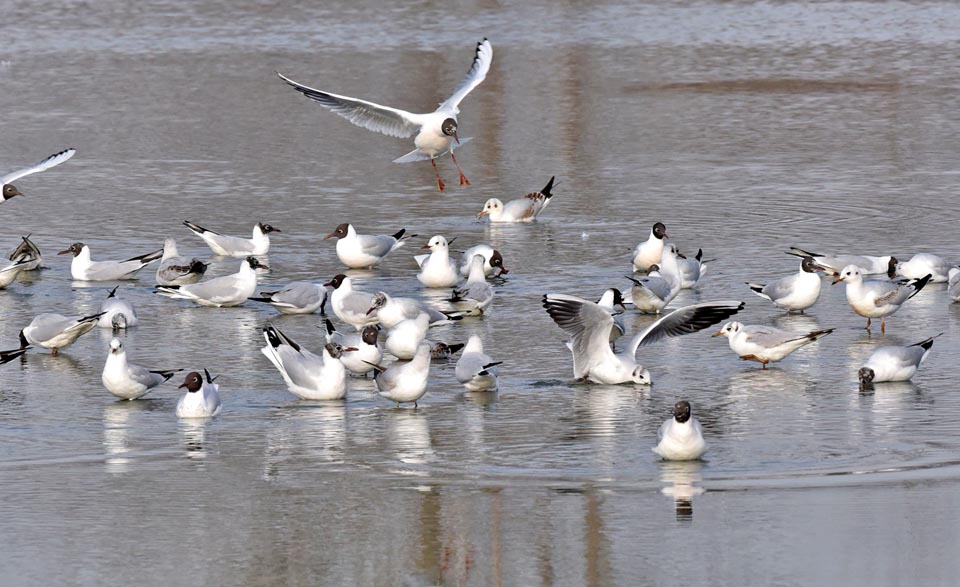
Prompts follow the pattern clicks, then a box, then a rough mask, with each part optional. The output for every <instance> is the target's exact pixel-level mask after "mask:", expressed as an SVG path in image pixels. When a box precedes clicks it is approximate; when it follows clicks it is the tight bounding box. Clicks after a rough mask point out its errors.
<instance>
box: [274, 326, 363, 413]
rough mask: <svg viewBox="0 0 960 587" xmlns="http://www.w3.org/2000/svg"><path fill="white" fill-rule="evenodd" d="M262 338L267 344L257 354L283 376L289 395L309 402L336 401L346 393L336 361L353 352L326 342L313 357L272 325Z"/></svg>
mask: <svg viewBox="0 0 960 587" xmlns="http://www.w3.org/2000/svg"><path fill="white" fill-rule="evenodd" d="M263 338H264V339H265V340H266V341H267V344H266V346H264V347H263V348H261V349H260V352H262V353H263V354H264V356H265V357H267V358H268V359H270V362H271V363H273V366H274V367H276V368H277V371H279V372H280V375H281V376H283V381H284V382H285V383H286V384H287V389H289V390H290V393H292V394H293V395H295V396H297V397H299V398H301V399H310V400H337V399H343V398H344V396H345V395H346V394H347V371H346V367H345V366H344V364H343V363H342V362H341V361H340V359H341V357H342V356H343V355H344V353H351V352H353V351H355V350H357V349H355V348H353V347H347V348H344V347H342V346H340V345H339V344H337V343H335V342H328V343H326V344H325V345H324V347H323V351H321V354H320V356H317V355H315V354H313V353H312V352H310V351H308V350H307V349H305V348H303V347H301V346H300V345H299V344H297V343H296V342H294V341H293V340H292V339H291V338H290V337H288V336H287V335H285V334H284V333H283V332H281V331H280V329H279V328H276V327H275V326H267V327H265V328H264V329H263Z"/></svg>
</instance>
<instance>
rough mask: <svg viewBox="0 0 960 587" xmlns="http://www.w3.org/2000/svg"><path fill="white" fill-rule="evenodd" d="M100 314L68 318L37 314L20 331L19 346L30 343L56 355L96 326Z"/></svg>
mask: <svg viewBox="0 0 960 587" xmlns="http://www.w3.org/2000/svg"><path fill="white" fill-rule="evenodd" d="M101 315H102V314H99V313H98V314H93V315H92V316H82V317H80V318H68V317H67V316H61V315H60V314H38V315H37V316H36V317H34V319H33V320H31V321H30V324H29V325H28V326H27V327H26V328H24V329H23V330H21V331H20V348H27V347H28V346H30V345H34V346H42V347H43V348H46V349H50V351H51V352H52V354H54V355H56V354H57V352H58V351H61V350H63V349H65V348H67V347H68V346H70V345H72V344H73V343H75V342H76V341H77V339H78V338H80V337H81V336H83V335H84V334H86V333H88V332H90V331H91V330H93V329H94V328H95V327H96V326H97V321H98V320H99V319H100V316H101Z"/></svg>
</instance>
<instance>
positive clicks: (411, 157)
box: [393, 137, 473, 163]
mask: <svg viewBox="0 0 960 587" xmlns="http://www.w3.org/2000/svg"><path fill="white" fill-rule="evenodd" d="M471 140H473V137H465V138H462V139H460V145H465V144H467V143H468V142H470V141H471ZM456 147H457V145H456V144H455V143H450V148H449V149H447V150H446V151H444V152H442V153H440V154H439V155H437V156H436V157H431V156H430V155H426V154H424V153H423V152H421V151H420V149H414V150H412V151H410V152H409V153H407V154H406V155H404V156H403V157H397V158H396V159H394V160H393V162H394V163H413V162H414V161H429V160H430V159H439V158H440V157H443V156H444V155H446V154H448V153H451V152H453V150H454V149H455V148H456Z"/></svg>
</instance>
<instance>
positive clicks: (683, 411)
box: [673, 399, 690, 424]
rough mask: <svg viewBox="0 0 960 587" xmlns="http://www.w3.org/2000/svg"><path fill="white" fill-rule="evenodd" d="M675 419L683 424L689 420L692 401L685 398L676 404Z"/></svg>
mask: <svg viewBox="0 0 960 587" xmlns="http://www.w3.org/2000/svg"><path fill="white" fill-rule="evenodd" d="M673 419H674V420H676V421H677V423H678V424H683V423H684V422H686V421H688V420H689V419H690V402H688V401H687V400H685V399H684V400H680V401H678V402H677V403H676V404H674V406H673Z"/></svg>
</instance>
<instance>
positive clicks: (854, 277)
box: [833, 265, 863, 285]
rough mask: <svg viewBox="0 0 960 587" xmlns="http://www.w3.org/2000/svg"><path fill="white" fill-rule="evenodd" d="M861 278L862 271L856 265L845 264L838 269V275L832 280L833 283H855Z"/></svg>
mask: <svg viewBox="0 0 960 587" xmlns="http://www.w3.org/2000/svg"><path fill="white" fill-rule="evenodd" d="M862 279H863V271H862V270H861V269H860V268H859V267H857V266H856V265H847V266H846V267H844V268H843V269H841V270H840V275H838V276H837V278H836V279H834V280H833V285H836V284H838V283H840V282H841V281H845V282H846V283H855V282H858V281H861V280H862Z"/></svg>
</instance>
